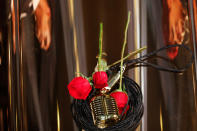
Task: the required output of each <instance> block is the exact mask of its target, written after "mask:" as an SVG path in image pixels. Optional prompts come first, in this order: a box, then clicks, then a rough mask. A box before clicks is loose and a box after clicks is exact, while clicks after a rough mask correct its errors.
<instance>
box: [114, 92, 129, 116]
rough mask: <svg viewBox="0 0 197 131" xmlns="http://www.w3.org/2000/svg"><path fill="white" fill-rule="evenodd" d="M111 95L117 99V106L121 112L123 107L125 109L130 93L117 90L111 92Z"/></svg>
mask: <svg viewBox="0 0 197 131" xmlns="http://www.w3.org/2000/svg"><path fill="white" fill-rule="evenodd" d="M110 96H112V97H113V98H114V99H115V100H116V104H117V107H118V109H119V114H121V113H122V111H123V109H124V107H125V106H126V105H127V102H128V95H127V93H126V92H123V91H116V92H112V93H111V94H110ZM127 108H128V107H127ZM127 110H128V109H126V111H127ZM126 111H125V112H126Z"/></svg>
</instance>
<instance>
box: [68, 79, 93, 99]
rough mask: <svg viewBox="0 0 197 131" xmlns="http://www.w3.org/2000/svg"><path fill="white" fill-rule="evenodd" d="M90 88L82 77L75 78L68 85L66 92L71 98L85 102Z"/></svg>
mask: <svg viewBox="0 0 197 131" xmlns="http://www.w3.org/2000/svg"><path fill="white" fill-rule="evenodd" d="M91 90H92V87H91V86H90V83H89V81H88V80H87V79H85V78H83V77H75V78H74V79H73V80H72V81H71V82H70V83H69V84H68V91H69V93H70V95H71V96H72V97H74V98H75V99H83V100H85V99H86V98H87V96H88V95H89V93H90V91H91Z"/></svg>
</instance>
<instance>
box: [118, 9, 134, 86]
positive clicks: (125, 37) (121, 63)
mask: <svg viewBox="0 0 197 131" xmlns="http://www.w3.org/2000/svg"><path fill="white" fill-rule="evenodd" d="M130 14H131V12H130V11H129V13H128V20H127V25H126V29H125V33H124V43H123V47H122V52H121V62H120V68H121V69H120V88H121V87H122V75H123V73H122V69H123V57H124V51H125V47H126V43H127V32H128V27H129V22H130Z"/></svg>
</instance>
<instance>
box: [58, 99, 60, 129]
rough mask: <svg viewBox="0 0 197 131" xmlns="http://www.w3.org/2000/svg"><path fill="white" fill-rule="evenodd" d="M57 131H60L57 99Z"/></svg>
mask: <svg viewBox="0 0 197 131" xmlns="http://www.w3.org/2000/svg"><path fill="white" fill-rule="evenodd" d="M57 131H60V112H59V104H58V101H57Z"/></svg>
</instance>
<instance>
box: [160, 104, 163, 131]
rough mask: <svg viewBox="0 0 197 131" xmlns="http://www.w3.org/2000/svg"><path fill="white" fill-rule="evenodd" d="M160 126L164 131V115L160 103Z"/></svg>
mask: <svg viewBox="0 0 197 131" xmlns="http://www.w3.org/2000/svg"><path fill="white" fill-rule="evenodd" d="M160 128H161V131H163V116H162V107H161V104H160Z"/></svg>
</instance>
